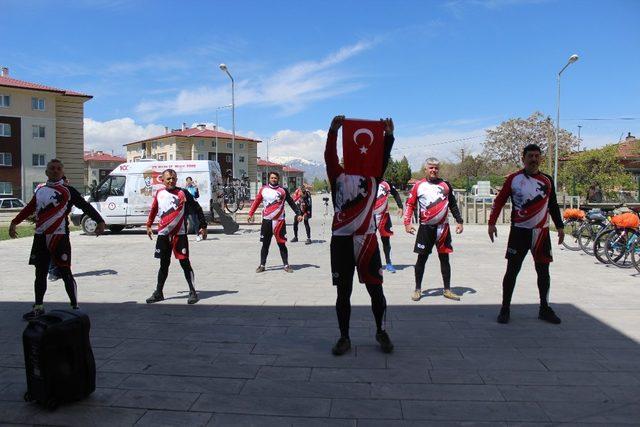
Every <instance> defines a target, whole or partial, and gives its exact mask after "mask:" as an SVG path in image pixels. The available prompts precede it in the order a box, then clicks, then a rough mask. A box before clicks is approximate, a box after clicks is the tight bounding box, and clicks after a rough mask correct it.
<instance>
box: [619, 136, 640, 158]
mask: <svg viewBox="0 0 640 427" xmlns="http://www.w3.org/2000/svg"><path fill="white" fill-rule="evenodd" d="M618 157H621V158H623V159H638V158H640V140H638V139H637V138H636V137H634V136H632V135H631V134H629V135H628V136H627V137H626V138H625V140H624V141H622V142H621V143H620V144H618Z"/></svg>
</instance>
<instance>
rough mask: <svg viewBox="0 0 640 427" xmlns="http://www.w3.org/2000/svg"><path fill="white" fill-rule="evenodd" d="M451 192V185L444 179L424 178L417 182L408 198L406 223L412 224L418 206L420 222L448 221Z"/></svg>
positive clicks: (428, 223)
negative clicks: (431, 179)
mask: <svg viewBox="0 0 640 427" xmlns="http://www.w3.org/2000/svg"><path fill="white" fill-rule="evenodd" d="M450 193H451V187H450V186H449V184H448V183H447V182H446V181H444V180H442V179H438V180H435V181H429V180H428V179H426V178H423V179H421V180H420V181H418V182H416V183H415V185H414V186H413V188H412V189H411V193H410V195H409V200H407V209H405V212H404V218H403V220H404V224H405V225H407V224H411V216H412V215H413V210H414V209H416V208H417V209H418V218H419V221H420V224H426V225H437V224H442V223H445V222H447V214H448V210H449V194H450ZM452 213H453V212H452ZM454 215H455V213H454ZM456 219H457V218H456ZM458 222H461V221H458Z"/></svg>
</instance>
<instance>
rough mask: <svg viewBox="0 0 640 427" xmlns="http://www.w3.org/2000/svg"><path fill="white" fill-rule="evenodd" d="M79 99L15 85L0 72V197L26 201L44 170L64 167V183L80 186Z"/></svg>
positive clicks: (28, 85) (65, 93)
mask: <svg viewBox="0 0 640 427" xmlns="http://www.w3.org/2000/svg"><path fill="white" fill-rule="evenodd" d="M91 98H92V96H91V95H87V94H84V93H80V92H76V91H72V90H66V89H59V88H55V87H51V86H46V85H43V84H40V83H32V82H27V81H24V80H18V79H15V78H13V77H11V76H10V75H9V69H8V68H2V69H1V72H0V195H11V196H14V197H20V198H22V199H25V200H28V199H30V198H31V196H32V195H33V190H34V188H35V186H37V185H38V184H40V183H42V182H44V181H45V180H46V176H45V174H44V171H45V168H46V164H47V162H48V161H49V160H51V159H53V158H58V159H60V160H62V162H64V165H65V173H66V176H67V178H68V179H69V183H70V184H71V185H73V186H74V187H76V188H78V189H79V190H80V191H82V190H83V188H84V186H85V168H84V160H83V154H84V103H85V102H87V101H88V100H90V99H91Z"/></svg>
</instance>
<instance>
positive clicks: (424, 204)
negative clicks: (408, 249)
mask: <svg viewBox="0 0 640 427" xmlns="http://www.w3.org/2000/svg"><path fill="white" fill-rule="evenodd" d="M424 171H425V174H426V178H423V179H421V180H420V181H418V182H416V184H415V185H414V186H413V188H412V189H411V193H410V196H409V200H407V209H406V211H405V213H404V227H405V231H406V232H407V233H411V234H414V233H415V231H416V230H415V228H413V227H412V226H411V217H412V216H413V211H414V210H417V211H418V218H419V221H420V226H419V228H418V234H417V235H416V243H415V245H414V248H413V252H415V253H417V254H418V259H417V260H416V265H415V281H416V282H415V283H416V287H415V289H414V291H413V295H412V296H411V299H412V300H413V301H419V300H420V298H421V297H422V277H423V275H424V267H425V264H426V262H427V258H429V255H430V254H431V250H432V249H433V247H434V246H435V247H436V250H437V251H438V259H439V260H440V272H441V273H442V282H443V285H444V291H443V293H442V295H443V296H444V297H445V298H449V299H452V300H455V301H459V300H460V296H458V295H456V294H455V293H453V292H452V291H451V265H450V264H449V254H450V253H451V252H453V247H452V246H451V230H450V227H449V211H451V214H452V215H453V217H454V219H455V220H456V234H460V233H462V231H463V229H464V227H463V225H462V224H463V220H462V215H461V214H460V210H459V209H458V203H457V202H456V198H455V196H454V194H453V188H452V187H451V184H449V182H447V181H445V180H443V179H441V178H440V177H439V173H440V161H439V160H438V159H436V158H434V157H430V158H428V159H427V161H426V162H425V165H424Z"/></svg>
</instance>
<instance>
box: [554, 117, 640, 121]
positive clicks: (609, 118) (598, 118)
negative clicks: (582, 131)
mask: <svg viewBox="0 0 640 427" xmlns="http://www.w3.org/2000/svg"><path fill="white" fill-rule="evenodd" d="M564 120H568V121H582V120H584V121H613V120H640V117H589V118H585V119H564Z"/></svg>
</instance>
